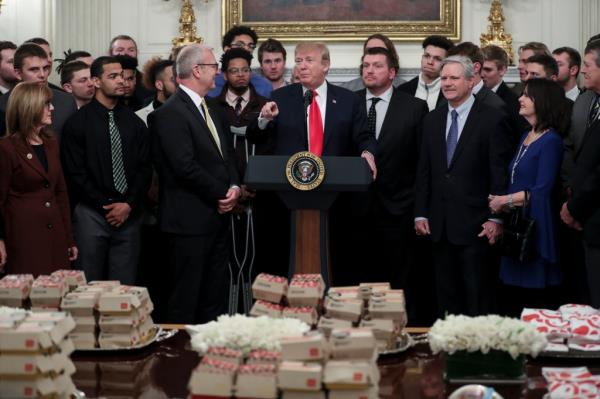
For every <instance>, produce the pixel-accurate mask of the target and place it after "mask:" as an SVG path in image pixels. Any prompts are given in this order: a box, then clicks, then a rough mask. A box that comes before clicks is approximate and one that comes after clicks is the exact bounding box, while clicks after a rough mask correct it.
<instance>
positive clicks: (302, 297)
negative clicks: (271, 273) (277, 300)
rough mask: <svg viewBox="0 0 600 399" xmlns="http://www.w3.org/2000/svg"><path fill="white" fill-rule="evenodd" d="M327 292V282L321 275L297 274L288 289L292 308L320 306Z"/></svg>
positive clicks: (288, 297)
mask: <svg viewBox="0 0 600 399" xmlns="http://www.w3.org/2000/svg"><path fill="white" fill-rule="evenodd" d="M324 292H325V282H324V281H323V277H321V275H320V274H295V275H294V276H293V277H292V281H291V282H290V286H289V288H288V294H287V299H288V302H289V304H290V305H291V306H312V307H316V306H317V305H319V302H320V301H321V299H323V294H324Z"/></svg>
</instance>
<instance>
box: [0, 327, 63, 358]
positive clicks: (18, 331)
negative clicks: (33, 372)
mask: <svg viewBox="0 0 600 399" xmlns="http://www.w3.org/2000/svg"><path fill="white" fill-rule="evenodd" d="M67 333H68V331H64V330H63V329H62V328H61V326H60V325H59V324H56V323H52V322H28V321H24V322H22V323H21V324H19V325H18V326H17V327H16V328H15V329H14V330H0V352H2V353H4V352H9V351H18V352H21V351H24V352H38V353H48V352H50V351H51V350H55V349H56V348H58V347H59V344H60V343H61V341H63V339H64V338H65V336H66V334H67Z"/></svg>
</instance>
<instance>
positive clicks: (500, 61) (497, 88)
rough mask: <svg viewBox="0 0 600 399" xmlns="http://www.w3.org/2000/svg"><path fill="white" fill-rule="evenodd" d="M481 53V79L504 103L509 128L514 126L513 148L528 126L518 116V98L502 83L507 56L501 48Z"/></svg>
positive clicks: (506, 68)
mask: <svg viewBox="0 0 600 399" xmlns="http://www.w3.org/2000/svg"><path fill="white" fill-rule="evenodd" d="M481 51H482V52H483V57H484V61H483V67H482V68H481V78H482V79H483V83H484V84H485V87H487V88H488V89H490V90H491V91H493V92H494V93H496V94H497V95H498V97H500V98H501V99H502V101H504V103H505V104H506V108H507V111H508V115H509V118H510V121H511V126H514V128H515V129H514V131H513V133H514V136H513V142H514V144H515V146H516V145H517V144H518V143H519V140H520V138H521V136H522V135H523V133H524V132H525V131H527V130H528V129H529V128H530V126H529V124H528V123H527V121H526V120H525V118H523V117H522V116H521V115H520V114H519V110H520V109H521V105H520V104H519V96H518V95H517V94H515V92H514V91H512V90H511V89H510V88H509V87H508V85H507V84H506V83H505V82H504V80H503V77H504V75H505V74H506V71H507V70H508V55H507V54H506V51H504V49H503V48H501V47H498V46H494V45H489V46H486V47H484V48H482V49H481Z"/></svg>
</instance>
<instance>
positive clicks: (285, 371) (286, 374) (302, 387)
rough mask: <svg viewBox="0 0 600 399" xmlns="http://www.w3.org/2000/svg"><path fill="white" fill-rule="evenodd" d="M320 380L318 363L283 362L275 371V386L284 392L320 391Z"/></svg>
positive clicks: (321, 374)
mask: <svg viewBox="0 0 600 399" xmlns="http://www.w3.org/2000/svg"><path fill="white" fill-rule="evenodd" d="M322 378H323V366H321V364H320V363H310V362H306V363H305V362H295V361H283V362H281V364H280V365H279V369H278V371H277V384H278V386H279V389H282V390H284V391H285V390H298V391H320V390H321V382H322Z"/></svg>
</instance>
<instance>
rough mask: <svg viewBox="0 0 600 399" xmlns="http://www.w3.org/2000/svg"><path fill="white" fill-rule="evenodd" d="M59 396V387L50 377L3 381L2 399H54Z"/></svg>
mask: <svg viewBox="0 0 600 399" xmlns="http://www.w3.org/2000/svg"><path fill="white" fill-rule="evenodd" d="M56 395H58V387H57V386H56V383H55V381H54V380H52V379H51V378H49V377H38V378H34V379H5V380H2V389H0V398H11V399H14V398H42V399H44V398H54V397H56Z"/></svg>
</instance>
